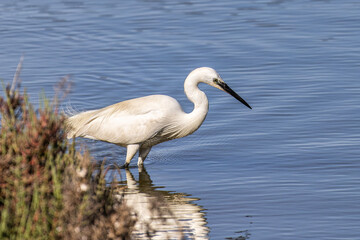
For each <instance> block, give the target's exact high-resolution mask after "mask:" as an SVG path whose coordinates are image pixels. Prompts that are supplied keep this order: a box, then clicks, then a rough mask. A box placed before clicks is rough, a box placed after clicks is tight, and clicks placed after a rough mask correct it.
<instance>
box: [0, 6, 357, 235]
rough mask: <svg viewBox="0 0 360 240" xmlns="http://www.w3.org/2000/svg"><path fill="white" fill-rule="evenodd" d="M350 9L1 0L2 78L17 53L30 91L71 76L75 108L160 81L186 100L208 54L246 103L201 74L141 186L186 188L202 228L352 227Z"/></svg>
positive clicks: (305, 231) (105, 151) (338, 230)
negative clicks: (197, 120)
mask: <svg viewBox="0 0 360 240" xmlns="http://www.w3.org/2000/svg"><path fill="white" fill-rule="evenodd" d="M359 13H360V2H359V1H355V0H352V1H350V0H345V1H331V0H322V1H320V0H313V1H310V0H305V1H289V0H288V1H286V0H274V1H270V0H257V1H250V0H246V1H235V0H225V1H205V0H202V1H200V0H199V1H191V0H189V1H161V0H159V1H155V0H153V1H151V0H147V1H145V0H144V1H140V0H136V1H129V2H125V1H115V0H105V1H94V0H89V1H84V0H78V1H65V0H54V1H42V0H32V1H30V0H23V1H20V0H18V1H12V0H11V1H10V0H2V1H1V2H0V57H1V58H0V77H1V78H2V79H4V80H5V81H10V80H11V79H12V76H13V74H14V72H15V68H16V65H17V63H18V61H19V58H20V56H21V55H22V54H24V56H25V60H24V66H23V70H22V73H21V78H22V80H23V86H25V87H26V88H27V89H28V92H29V94H30V95H31V97H32V99H33V101H34V102H37V99H38V96H39V91H40V90H41V89H44V91H45V92H46V93H47V94H48V95H49V96H51V95H52V94H53V92H54V91H53V86H54V85H55V84H56V82H57V81H58V80H59V79H60V78H61V77H63V76H65V75H70V76H71V80H72V81H73V83H74V85H73V88H72V92H71V94H70V95H69V96H68V98H67V100H66V101H65V102H64V106H67V105H71V106H72V107H73V108H75V109H76V110H88V109H95V108H100V107H103V106H106V105H109V104H112V103H115V102H118V101H122V100H125V99H129V98H134V97H139V96H144V95H148V94H159V93H160V94H167V95H171V96H173V97H174V98H176V99H178V101H179V102H180V103H181V104H182V106H183V108H184V109H185V110H186V111H188V112H189V111H191V108H192V104H191V103H190V102H188V100H187V98H186V96H185V95H184V93H183V80H184V79H185V77H186V76H187V74H188V73H189V72H190V71H191V70H192V69H194V68H196V67H201V66H209V67H213V68H215V69H216V70H217V71H218V72H219V73H220V75H221V76H222V78H223V79H224V80H225V81H226V82H227V83H228V84H229V85H230V86H231V87H232V88H233V89H234V90H235V91H236V92H238V93H239V95H240V96H242V97H243V98H244V99H245V100H246V101H247V102H248V103H249V104H250V105H251V106H252V107H253V110H249V109H247V108H246V107H244V106H243V105H242V104H240V103H239V102H237V101H236V100H235V99H233V98H232V97H231V96H228V95H227V94H225V93H223V92H221V91H218V90H217V89H213V88H211V87H208V86H202V89H203V90H204V91H205V92H206V93H207V95H208V98H209V101H210V111H209V114H208V116H207V119H206V120H205V122H204V123H203V125H202V127H201V128H200V129H199V130H198V131H197V132H195V133H194V134H193V135H191V136H189V137H186V138H183V139H179V140H175V141H170V142H166V143H163V144H161V145H158V146H156V147H154V148H153V150H152V151H151V153H150V155H149V157H148V159H147V160H146V162H145V165H146V170H147V173H148V175H149V177H151V181H152V183H151V186H152V189H153V190H154V191H158V190H156V189H158V188H161V189H163V190H164V191H166V192H167V194H170V195H171V194H173V193H179V194H180V193H183V194H184V196H185V195H186V196H188V197H187V198H188V199H189V203H188V204H189V205H191V206H194V205H195V206H196V209H198V210H197V211H198V212H200V213H201V214H200V215H199V216H200V218H201V219H202V221H203V222H204V224H203V225H202V226H203V228H204V229H203V230H204V231H207V234H208V238H210V239H225V238H230V239H257V240H258V239H327V240H328V239H360V237H359V236H360V174H359V173H360V159H359V156H360V148H359V143H360V41H359V39H360V31H359V29H360V14H359ZM79 142H85V143H86V144H87V145H88V147H89V148H90V151H91V152H92V154H93V155H94V156H95V159H97V160H98V161H101V160H102V159H103V158H106V159H107V161H108V162H109V163H113V162H116V163H119V164H121V163H122V162H123V161H124V157H125V156H124V153H125V150H124V149H122V148H120V147H117V146H115V145H111V144H106V143H100V142H95V141H87V140H80V141H79ZM132 164H133V165H134V166H135V165H136V161H133V162H132ZM130 171H131V172H132V173H133V174H134V176H135V178H137V180H138V184H139V186H140V185H141V179H140V180H139V177H138V170H137V168H131V170H130ZM140 191H141V188H140ZM190 199H191V200H190ZM194 209H195V207H194ZM199 216H198V217H199ZM189 238H191V237H190V235H189Z"/></svg>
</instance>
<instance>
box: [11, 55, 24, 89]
mask: <svg viewBox="0 0 360 240" xmlns="http://www.w3.org/2000/svg"><path fill="white" fill-rule="evenodd" d="M23 61H24V55H22V56H21V57H20V61H19V63H18V65H17V67H16V72H15V74H14V78H13V81H12V84H11V88H10V94H11V95H12V94H13V93H14V91H15V87H16V82H19V83H20V81H21V80H20V72H21V68H22V63H23Z"/></svg>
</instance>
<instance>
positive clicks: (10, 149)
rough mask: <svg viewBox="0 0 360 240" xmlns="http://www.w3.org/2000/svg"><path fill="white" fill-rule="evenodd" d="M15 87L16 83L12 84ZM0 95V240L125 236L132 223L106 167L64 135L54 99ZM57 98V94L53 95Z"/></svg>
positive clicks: (10, 90)
mask: <svg viewBox="0 0 360 240" xmlns="http://www.w3.org/2000/svg"><path fill="white" fill-rule="evenodd" d="M13 86H14V85H13ZM4 94H5V96H4V97H0V113H1V129H0V239H128V238H130V236H131V231H132V229H133V227H134V225H135V223H136V218H135V217H134V216H132V214H131V211H130V209H129V208H128V207H127V206H126V205H125V204H124V203H123V202H121V200H116V199H115V197H114V196H115V194H113V193H114V190H115V185H113V184H108V183H106V182H105V174H106V170H105V169H104V167H103V166H101V167H100V169H99V168H95V167H94V164H92V161H91V158H90V156H89V154H88V153H87V152H85V153H82V154H81V153H79V152H78V151H76V150H75V145H74V142H73V143H72V144H69V143H68V142H67V140H66V138H65V131H64V121H65V116H63V115H62V114H60V113H59V111H58V110H57V103H56V102H57V101H56V100H55V101H53V102H51V103H50V102H49V101H47V100H46V99H44V100H43V104H42V106H40V107H39V109H38V110H34V107H33V105H32V104H30V103H29V100H28V97H27V95H26V92H24V93H20V90H19V86H17V87H15V88H14V87H10V86H7V87H5V89H4ZM55 99H56V97H55Z"/></svg>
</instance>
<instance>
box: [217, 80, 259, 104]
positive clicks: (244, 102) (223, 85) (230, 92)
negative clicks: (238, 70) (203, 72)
mask: <svg viewBox="0 0 360 240" xmlns="http://www.w3.org/2000/svg"><path fill="white" fill-rule="evenodd" d="M218 85H219V86H220V87H221V88H222V89H224V91H225V92H227V93H228V94H230V95H231V96H233V97H234V98H236V99H237V100H239V101H240V102H242V104H244V105H245V106H247V107H248V108H250V109H252V108H251V107H250V105H249V104H248V103H247V102H246V101H245V100H244V99H242V98H241V97H240V96H239V95H238V94H237V93H236V92H234V91H233V90H232V89H231V88H230V87H229V86H228V85H227V84H226V83H224V82H221V83H218Z"/></svg>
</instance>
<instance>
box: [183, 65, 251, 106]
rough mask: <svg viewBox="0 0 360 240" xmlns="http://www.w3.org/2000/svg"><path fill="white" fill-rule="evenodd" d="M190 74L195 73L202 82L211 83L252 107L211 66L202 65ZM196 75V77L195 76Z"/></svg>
mask: <svg viewBox="0 0 360 240" xmlns="http://www.w3.org/2000/svg"><path fill="white" fill-rule="evenodd" d="M190 75H195V76H196V78H198V79H199V80H200V82H203V83H206V84H209V85H210V86H213V87H215V88H217V89H220V90H222V91H224V92H227V93H228V94H230V95H231V96H233V97H234V98H236V99H237V100H239V101H240V102H241V103H242V104H244V105H245V106H247V107H248V108H250V109H252V108H251V107H250V105H249V104H248V103H247V102H246V101H245V100H244V99H242V98H241V97H240V96H239V95H238V94H237V93H236V92H234V91H233V90H232V89H231V88H230V87H229V86H228V85H227V84H226V83H225V82H224V80H222V78H221V77H220V75H219V74H218V73H217V72H216V71H215V70H214V69H212V68H209V67H202V68H197V69H195V70H194V71H192V72H191V73H190ZM195 76H194V77H195Z"/></svg>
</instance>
